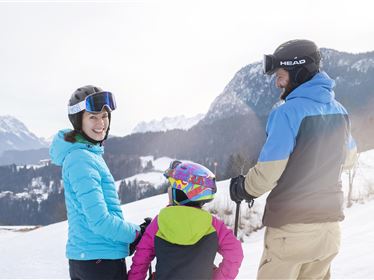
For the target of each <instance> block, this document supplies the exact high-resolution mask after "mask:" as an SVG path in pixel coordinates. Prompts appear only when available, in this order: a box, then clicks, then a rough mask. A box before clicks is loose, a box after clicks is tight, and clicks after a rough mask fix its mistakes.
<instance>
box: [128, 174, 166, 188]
mask: <svg viewBox="0 0 374 280" xmlns="http://www.w3.org/2000/svg"><path fill="white" fill-rule="evenodd" d="M125 180H126V183H128V182H133V181H135V180H136V181H137V182H138V183H139V182H144V183H150V184H152V185H153V186H155V187H156V188H157V187H159V186H161V185H162V184H163V183H166V181H167V180H166V178H165V177H164V175H163V174H162V173H161V172H148V173H141V174H137V175H134V176H131V177H128V178H126V179H125Z"/></svg>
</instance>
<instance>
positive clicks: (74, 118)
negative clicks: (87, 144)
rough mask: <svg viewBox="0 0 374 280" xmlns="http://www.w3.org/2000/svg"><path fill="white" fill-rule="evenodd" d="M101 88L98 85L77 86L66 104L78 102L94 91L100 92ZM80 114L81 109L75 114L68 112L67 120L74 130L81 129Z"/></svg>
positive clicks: (71, 104)
mask: <svg viewBox="0 0 374 280" xmlns="http://www.w3.org/2000/svg"><path fill="white" fill-rule="evenodd" d="M102 91H103V90H102V89H101V88H99V87H95V86H84V87H80V88H78V89H77V90H76V91H74V92H73V94H72V95H71V97H70V99H69V103H68V106H73V105H75V104H78V103H79V102H81V101H83V100H85V99H86V97H87V96H89V95H91V94H93V93H96V92H102ZM82 115H83V111H81V112H78V113H76V114H69V120H70V122H71V124H72V125H73V128H74V129H75V130H76V131H81V129H82Z"/></svg>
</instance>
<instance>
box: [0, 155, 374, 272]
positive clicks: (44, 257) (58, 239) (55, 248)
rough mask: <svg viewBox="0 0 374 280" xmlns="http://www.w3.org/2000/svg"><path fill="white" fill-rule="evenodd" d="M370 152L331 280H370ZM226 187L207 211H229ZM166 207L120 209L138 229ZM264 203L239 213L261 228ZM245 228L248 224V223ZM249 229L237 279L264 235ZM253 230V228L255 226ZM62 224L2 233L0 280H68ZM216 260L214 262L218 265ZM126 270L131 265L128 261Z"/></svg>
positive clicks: (150, 201) (251, 264)
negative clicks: (145, 220) (251, 231)
mask: <svg viewBox="0 0 374 280" xmlns="http://www.w3.org/2000/svg"><path fill="white" fill-rule="evenodd" d="M373 174H374V150H372V151H369V152H366V153H363V154H361V156H360V161H359V165H358V169H357V172H356V178H355V181H354V188H353V193H354V198H355V199H356V200H357V201H358V202H357V203H354V204H353V206H352V207H351V208H348V209H346V210H345V214H346V218H345V220H344V221H343V222H342V223H341V227H342V243H341V250H340V253H339V255H338V256H337V257H336V259H335V260H334V262H333V265H332V278H333V279H353V278H354V279H374V265H373V259H374V258H373V252H374V219H372V218H371V214H372V213H374V200H373V199H372V198H373V197H372V196H373V191H374V187H373V185H374V175H373ZM347 177H348V176H347V175H346V174H344V175H343V177H342V178H343V184H344V190H345V191H346V190H347V189H348V178H347ZM228 184H229V181H228V180H226V181H222V182H219V183H218V193H217V196H216V198H215V200H214V201H213V202H212V203H211V204H210V205H207V209H212V208H215V209H217V208H220V209H228V208H231V209H232V208H233V206H234V204H233V203H232V202H231V201H230V200H229V199H228V193H227V192H228ZM166 204H167V196H166V195H165V194H163V195H158V196H154V197H151V198H147V199H144V200H140V201H137V202H133V203H130V204H126V205H124V206H123V212H124V216H125V218H126V219H127V220H129V221H132V222H135V223H141V222H142V220H143V218H144V217H147V216H150V217H153V216H155V215H156V214H157V213H158V212H159V210H160V209H161V208H162V207H164V206H165V205H166ZM263 205H264V198H263V197H262V198H260V199H257V200H256V202H255V206H254V208H253V210H251V213H250V214H251V215H250V216H251V218H249V219H247V218H248V217H246V216H248V210H247V209H246V208H247V207H246V205H245V204H244V203H243V204H242V208H241V212H242V216H243V218H246V221H250V224H254V225H257V224H259V223H260V219H261V212H262V209H263ZM232 210H233V209H232ZM225 213H226V214H227V217H223V218H224V219H225V221H226V222H227V223H228V224H232V223H233V213H234V211H231V214H230V211H225ZM248 223H249V222H248ZM248 223H247V224H245V223H244V224H243V230H242V231H241V232H240V234H239V237H240V238H241V239H243V240H244V243H243V249H244V252H245V259H244V261H243V264H242V267H241V269H240V272H239V276H238V279H254V278H255V277H256V271H257V266H258V262H259V259H260V257H261V253H262V243H263V235H264V230H263V229H260V230H258V231H257V232H253V233H252V234H250V235H249V236H247V235H246V234H245V233H246V232H247V231H248V226H249V225H248ZM255 227H256V226H255ZM66 236H67V223H66V222H61V223H57V224H53V225H50V226H46V227H42V228H38V229H35V230H32V231H28V232H22V233H21V232H6V234H0V249H1V254H0V279H9V278H10V279H14V278H17V279H35V278H37V279H51V278H55V279H56V278H68V277H69V274H68V264H67V260H66V259H65V242H66ZM218 260H219V258H217V261H218ZM127 263H128V265H129V266H130V264H131V259H130V258H128V261H127Z"/></svg>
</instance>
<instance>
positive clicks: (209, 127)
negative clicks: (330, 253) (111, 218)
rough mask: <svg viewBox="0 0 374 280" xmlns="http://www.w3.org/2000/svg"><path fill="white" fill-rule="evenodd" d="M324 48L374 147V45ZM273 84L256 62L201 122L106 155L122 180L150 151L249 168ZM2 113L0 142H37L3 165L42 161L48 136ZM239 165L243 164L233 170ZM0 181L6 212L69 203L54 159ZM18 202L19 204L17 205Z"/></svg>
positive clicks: (123, 140)
mask: <svg viewBox="0 0 374 280" xmlns="http://www.w3.org/2000/svg"><path fill="white" fill-rule="evenodd" d="M321 51H322V56H323V65H322V70H325V71H326V72H327V73H328V74H329V75H330V77H331V78H333V79H334V80H335V81H336V87H335V93H336V99H337V100H338V101H340V102H341V103H342V104H343V105H344V106H345V107H346V108H347V109H348V111H349V113H350V115H351V122H352V134H353V136H354V138H355V140H356V142H357V144H358V148H359V151H361V152H362V151H365V150H369V149H372V148H374V110H373V108H374V92H373V91H374V79H373V77H374V52H368V53H361V54H350V53H345V52H338V51H336V50H331V49H322V50H321ZM272 85H273V83H272V77H268V76H264V75H263V74H262V70H261V64H260V62H256V63H253V64H249V65H247V66H245V67H243V68H242V69H240V70H239V71H238V72H237V73H236V74H235V75H234V77H233V78H232V80H231V81H230V82H229V83H228V84H227V86H226V87H225V88H224V90H223V92H222V93H221V94H220V95H218V96H217V98H216V99H215V100H214V102H213V103H212V104H211V106H210V108H209V110H208V112H207V114H206V115H205V116H204V117H203V118H202V119H201V120H200V121H199V122H198V123H197V124H195V125H193V126H192V127H190V128H189V129H187V130H184V129H171V130H167V131H157V132H150V131H148V132H138V133H132V134H130V135H127V136H124V137H110V138H109V139H108V140H107V141H106V142H105V154H104V159H105V161H106V162H107V164H108V167H109V168H110V170H111V172H112V174H113V176H114V178H115V180H122V179H123V178H128V177H130V176H133V175H135V174H138V173H140V172H141V171H142V170H144V169H145V167H144V166H142V161H141V157H144V156H150V155H152V156H153V157H154V158H155V159H157V158H160V157H169V158H172V159H175V158H178V159H188V160H193V161H196V162H199V163H201V164H204V165H205V166H207V167H208V168H209V169H211V170H215V171H216V172H215V173H216V176H217V178H218V179H219V180H223V179H226V178H230V177H233V176H236V175H238V174H239V173H242V174H243V173H246V172H247V170H248V168H249V167H250V166H252V165H253V164H254V163H255V162H256V160H257V157H258V153H259V152H260V149H261V147H262V145H263V143H264V140H265V137H266V135H265V124H266V119H267V115H268V113H269V112H270V110H271V109H272V107H273V106H275V105H276V104H277V102H278V101H279V98H278V96H279V93H278V92H277V90H276V89H275V88H274V86H272ZM1 119H2V120H4V119H5V120H6V121H3V122H1V123H2V125H1V130H0V133H1V134H0V136H1V137H0V146H3V147H5V146H6V145H7V144H6V143H8V145H9V146H8V147H13V148H14V147H16V144H15V143H22V141H21V139H30V141H29V140H24V142H29V143H28V144H30V143H34V144H33V145H34V146H33V147H32V148H33V150H25V151H4V152H3V154H2V155H0V165H2V164H10V163H17V164H22V165H23V164H25V163H32V162H29V161H30V160H32V161H33V162H37V161H39V160H40V159H45V158H47V157H48V148H40V149H37V148H36V147H40V146H38V145H43V142H42V141H39V140H40V139H39V140H38V139H37V137H36V136H35V135H34V134H32V133H30V132H29V131H28V130H27V128H26V127H25V126H24V125H20V124H19V122H18V121H14V120H13V119H12V118H11V117H9V116H7V117H2V118H1ZM3 123H4V124H3ZM16 128H17V129H16ZM10 131H12V132H14V136H12V137H13V138H12V137H10V136H9V132H10ZM26 132H29V133H26ZM7 133H8V134H7ZM4 135H7V136H8V138H5V137H4ZM3 137H4V138H3ZM19 138H20V139H19ZM3 139H6V140H5V141H4V140H3ZM12 139H19V142H17V141H15V140H13V142H12V141H11V140H12ZM6 141H8V142H6ZM3 142H4V143H3ZM9 143H12V144H9ZM17 147H20V149H23V148H24V147H25V146H22V145H21V144H19V146H17ZM233 166H234V167H236V168H234V169H233V168H232V167H233ZM237 167H238V168H237ZM240 167H241V168H240ZM52 172H53V176H52V175H51V173H52ZM38 178H39V179H38ZM0 182H2V185H1V186H0V187H1V189H2V190H3V191H4V192H5V193H4V194H3V196H2V197H0V198H1V200H2V203H1V205H2V207H3V209H0V210H1V212H3V213H6V212H10V213H12V211H14V209H19V210H18V212H19V213H18V212H17V213H18V214H19V215H20V218H19V220H18V222H20V221H23V220H22V217H23V218H24V217H26V216H25V215H26V214H27V215H29V214H32V215H33V218H34V219H35V221H39V220H38V219H42V217H41V216H40V213H39V212H38V209H39V208H40V207H41V208H43V209H47V208H48V207H52V206H53V205H56V204H57V203H59V205H60V207H62V206H61V205H63V204H62V201H61V199H62V197H63V195H62V194H61V189H60V187H59V186H60V185H59V183H60V170H59V169H58V168H57V167H56V169H54V168H53V166H50V165H47V166H45V167H40V168H37V169H28V168H26V166H24V167H23V168H21V169H20V168H18V167H17V166H15V165H12V166H10V167H5V166H4V168H2V167H0ZM40 182H42V183H40ZM35 186H38V187H37V188H35ZM131 186H133V184H132V185H131ZM131 186H130V184H123V185H122V186H121V188H127V189H130V188H131ZM35 189H36V190H39V189H43V190H44V189H46V190H49V193H50V194H49V196H48V199H47V200H45V201H44V202H43V204H42V205H41V206H40V204H39V203H38V202H37V199H40V196H41V195H42V194H40V193H38V191H37V192H35ZM28 190H30V192H29V191H28ZM31 190H34V192H31ZM10 192H12V194H11V193H10ZM24 192H29V193H30V195H26V194H22V195H21V196H20V197H19V196H18V194H19V193H24ZM134 197H135V198H136V197H137V194H134ZM14 198H17V200H14ZM14 201H17V203H19V204H15V202H14ZM7 207H8V208H7ZM9 207H10V208H9ZM12 207H13V208H12ZM14 207H16V208H14ZM22 207H23V208H22ZM21 208H22V209H23V211H24V212H22V214H20V213H21V210H20V209H21ZM34 208H35V209H34ZM41 208H40V209H41ZM30 209H34V210H33V211H31V210H30ZM53 209H54V208H53ZM46 211H47V212H49V213H52V211H48V210H46ZM60 212H61V211H59V213H60ZM38 215H39V216H38ZM56 215H57V214H56ZM56 215H55V214H54V215H53V217H43V219H42V220H43V221H44V222H47V221H48V222H49V221H51V220H53V218H56V217H57V216H56ZM60 218H61V217H60ZM44 222H43V223H44ZM0 223H1V221H0ZM14 223H17V222H16V221H14Z"/></svg>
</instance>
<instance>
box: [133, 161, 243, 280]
mask: <svg viewBox="0 0 374 280" xmlns="http://www.w3.org/2000/svg"><path fill="white" fill-rule="evenodd" d="M164 175H165V177H166V178H168V180H169V182H170V187H169V190H168V192H169V199H170V200H171V204H172V205H170V206H169V207H166V208H164V209H162V210H161V211H160V213H159V215H158V216H156V217H155V218H154V219H153V221H152V222H151V224H150V225H149V226H148V227H147V229H146V231H145V233H144V235H143V237H142V239H141V240H140V242H139V244H138V245H137V247H136V251H135V255H134V257H133V259H132V265H131V270H130V271H129V279H130V280H131V279H145V278H146V275H147V271H148V267H149V266H150V264H151V261H152V260H153V258H154V257H156V258H157V263H156V272H155V278H156V279H157V280H160V279H234V278H235V277H236V276H237V274H238V272H239V267H240V265H241V262H242V260H243V250H242V247H241V243H240V242H239V241H238V240H237V239H236V237H235V236H234V234H233V232H232V230H231V229H229V228H227V227H226V226H225V224H224V223H223V222H222V221H221V220H219V219H217V218H216V217H213V216H212V215H211V214H210V213H208V212H206V211H204V210H202V209H201V207H202V206H203V204H204V203H206V202H209V201H211V200H212V199H213V198H214V194H215V193H216V191H217V187H216V183H215V176H214V174H213V173H212V172H211V171H210V170H208V169H207V168H205V167H204V166H202V165H200V164H197V163H193V162H180V161H174V162H172V163H171V164H170V167H169V169H167V170H166V171H165V173H164ZM217 252H218V253H219V254H220V255H222V257H223V259H222V262H221V263H220V264H219V266H218V267H215V266H214V259H215V256H216V253H217Z"/></svg>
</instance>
